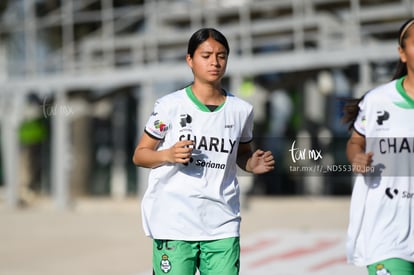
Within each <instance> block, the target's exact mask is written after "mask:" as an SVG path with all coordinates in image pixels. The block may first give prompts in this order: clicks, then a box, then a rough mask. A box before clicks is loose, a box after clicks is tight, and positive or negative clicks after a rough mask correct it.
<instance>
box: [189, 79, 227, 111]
mask: <svg viewBox="0 0 414 275" xmlns="http://www.w3.org/2000/svg"><path fill="white" fill-rule="evenodd" d="M191 89H192V91H193V93H194V95H195V96H196V97H197V99H198V100H199V101H200V102H201V103H203V104H205V105H216V106H218V105H220V104H222V103H223V102H224V101H225V98H226V96H225V94H224V92H223V89H222V88H221V86H220V85H209V84H200V83H196V82H195V83H194V84H193V85H192V86H191Z"/></svg>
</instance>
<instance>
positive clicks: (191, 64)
mask: <svg viewBox="0 0 414 275" xmlns="http://www.w3.org/2000/svg"><path fill="white" fill-rule="evenodd" d="M185 60H186V61H187V64H188V66H189V67H190V68H191V69H192V68H193V59H192V58H191V56H190V55H189V54H187V55H186V56H185Z"/></svg>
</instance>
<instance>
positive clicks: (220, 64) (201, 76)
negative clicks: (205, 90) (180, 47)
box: [186, 37, 227, 84]
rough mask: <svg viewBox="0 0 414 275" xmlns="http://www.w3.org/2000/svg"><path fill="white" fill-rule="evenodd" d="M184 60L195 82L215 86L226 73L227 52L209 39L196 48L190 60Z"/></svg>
mask: <svg viewBox="0 0 414 275" xmlns="http://www.w3.org/2000/svg"><path fill="white" fill-rule="evenodd" d="M186 58H187V63H188V66H190V68H191V69H192V71H193V74H194V79H195V81H200V82H205V83H212V84H216V83H218V82H220V80H221V78H222V77H223V75H224V73H225V71H226V66H227V50H226V48H225V47H224V46H223V45H222V44H221V43H220V42H217V41H216V40H214V39H213V38H211V37H210V38H208V39H207V40H206V41H204V42H203V43H201V44H200V45H199V46H198V48H197V49H196V50H195V52H194V55H193V57H192V58H191V57H190V56H189V55H187V57H186Z"/></svg>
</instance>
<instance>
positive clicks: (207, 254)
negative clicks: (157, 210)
mask: <svg viewBox="0 0 414 275" xmlns="http://www.w3.org/2000/svg"><path fill="white" fill-rule="evenodd" d="M152 264H153V271H154V273H153V274H155V275H160V274H169V275H194V274H195V272H196V270H197V269H198V270H199V271H200V275H217V274H220V275H238V274H239V268H240V241H239V238H238V237H235V238H227V239H221V240H212V241H169V240H154V241H153V256H152Z"/></svg>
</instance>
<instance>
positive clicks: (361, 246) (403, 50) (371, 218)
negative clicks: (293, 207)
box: [344, 18, 414, 275]
mask: <svg viewBox="0 0 414 275" xmlns="http://www.w3.org/2000/svg"><path fill="white" fill-rule="evenodd" d="M398 37H399V41H398V42H399V47H398V52H399V56H400V60H399V63H398V66H397V70H396V73H395V75H394V77H393V80H392V81H391V82H389V83H387V84H384V85H381V86H379V87H376V88H374V89H372V90H370V91H369V92H367V93H366V94H365V95H364V96H363V97H362V98H361V99H359V100H353V101H351V102H350V103H349V104H348V105H347V106H346V107H345V113H346V116H345V117H344V121H345V122H349V123H351V124H350V125H351V127H353V130H352V134H351V137H350V138H349V140H348V143H347V148H346V154H347V158H348V160H349V161H350V163H351V164H352V168H353V170H354V172H357V173H358V174H357V176H356V179H355V185H354V188H353V192H352V198H351V207H350V219H349V227H348V240H347V254H348V261H349V262H350V263H353V264H355V265H358V266H367V267H368V273H369V274H370V275H377V274H392V275H412V274H414V211H413V210H414V175H413V167H414V159H413V156H414V124H413V122H412V119H413V117H414V18H412V19H410V20H408V21H406V22H405V23H404V24H403V25H402V26H401V28H400V31H399V36H398Z"/></svg>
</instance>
